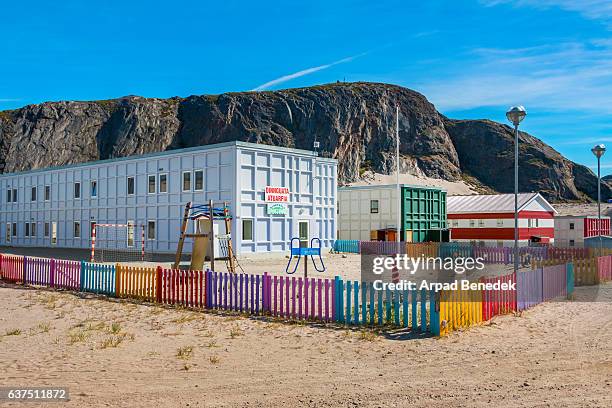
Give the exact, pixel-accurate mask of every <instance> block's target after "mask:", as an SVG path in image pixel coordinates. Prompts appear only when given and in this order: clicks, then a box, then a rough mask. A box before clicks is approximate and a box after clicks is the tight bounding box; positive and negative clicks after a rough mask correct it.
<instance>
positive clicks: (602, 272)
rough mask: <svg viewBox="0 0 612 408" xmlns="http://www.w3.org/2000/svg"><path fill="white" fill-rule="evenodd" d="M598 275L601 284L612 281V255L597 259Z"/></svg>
mask: <svg viewBox="0 0 612 408" xmlns="http://www.w3.org/2000/svg"><path fill="white" fill-rule="evenodd" d="M597 273H598V275H599V281H600V282H603V281H609V280H612V255H608V256H600V257H599V258H597Z"/></svg>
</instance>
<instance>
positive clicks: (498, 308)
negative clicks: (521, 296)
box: [480, 273, 516, 320]
mask: <svg viewBox="0 0 612 408" xmlns="http://www.w3.org/2000/svg"><path fill="white" fill-rule="evenodd" d="M480 281H481V282H483V283H491V284H498V285H502V284H505V285H506V286H507V288H505V289H504V288H501V287H500V288H499V289H490V290H483V291H482V319H483V320H489V319H491V318H492V317H493V316H496V315H500V314H505V313H510V312H513V311H516V290H514V289H512V288H511V287H510V285H511V284H512V283H514V282H516V276H515V275H514V273H511V274H508V275H504V276H496V277H493V278H481V279H480Z"/></svg>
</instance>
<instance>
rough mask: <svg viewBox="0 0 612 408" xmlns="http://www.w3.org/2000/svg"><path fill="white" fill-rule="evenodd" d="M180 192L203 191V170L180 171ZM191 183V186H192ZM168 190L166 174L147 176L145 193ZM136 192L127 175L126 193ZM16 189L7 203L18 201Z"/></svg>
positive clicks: (92, 190)
mask: <svg viewBox="0 0 612 408" xmlns="http://www.w3.org/2000/svg"><path fill="white" fill-rule="evenodd" d="M181 179H182V183H181V184H182V185H181V187H182V188H181V191H182V192H190V191H203V190H204V170H195V171H193V174H192V172H191V171H184V172H183V173H182V177H181ZM192 184H193V188H192ZM44 189H45V190H44V201H49V200H51V186H45V187H44ZM37 192H38V191H37V187H32V188H31V193H30V201H36V200H37V199H38V194H37ZM167 192H168V174H167V173H163V174H159V175H156V174H151V175H149V176H147V193H148V194H155V193H167ZM135 193H136V178H135V177H134V176H128V177H127V191H126V194H127V195H134V194H135ZM17 194H18V190H17V189H16V188H13V189H10V188H9V189H8V190H7V194H6V202H7V203H16V202H17V201H18V197H17ZM89 196H90V197H91V198H96V197H98V182H97V180H92V181H91V182H90V185H89ZM72 197H73V198H74V199H80V198H81V182H79V181H76V182H75V183H74V191H73V196H72Z"/></svg>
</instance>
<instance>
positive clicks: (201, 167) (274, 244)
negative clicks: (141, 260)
mask: <svg viewBox="0 0 612 408" xmlns="http://www.w3.org/2000/svg"><path fill="white" fill-rule="evenodd" d="M0 194H1V195H0V197H1V198H2V200H1V201H2V203H1V205H0V245H3V246H30V247H62V248H90V246H91V230H92V229H93V228H92V227H93V226H92V224H94V223H95V224H125V225H134V226H143V230H144V231H145V233H144V235H145V241H146V246H147V251H151V252H153V253H174V252H175V251H176V248H177V244H178V241H179V238H180V226H181V222H182V218H183V213H184V208H185V204H186V203H187V202H192V203H194V204H206V203H207V202H208V200H213V201H215V203H216V205H221V203H222V202H227V204H228V206H229V208H230V211H231V215H232V217H233V218H232V221H231V228H232V239H233V246H234V248H235V250H236V253H237V254H245V253H256V252H257V253H259V252H273V251H288V250H289V246H290V240H291V238H293V237H298V238H300V240H301V241H302V242H305V241H309V240H310V239H312V238H320V240H321V244H322V246H323V247H331V246H332V245H333V241H334V239H335V234H336V228H337V227H336V195H337V161H336V160H335V159H330V158H322V157H319V156H317V155H316V153H314V152H311V151H306V150H298V149H290V148H282V147H275V146H267V145H262V144H253V143H244V142H227V143H220V144H215V145H207V146H199V147H194V148H187V149H177V150H170V151H165V152H160V153H151V154H146V155H142V156H131V157H123V158H116V159H109V160H102V161H97V162H90V163H82V164H75V165H67V166H62V167H54V168H48V169H40V170H32V171H25V172H20V173H12V174H2V175H0ZM220 230H221V231H223V230H224V228H221V229H220ZM136 234H138V231H136ZM126 239H128V238H127V237H126ZM190 244H191V243H190V240H187V241H186V247H185V250H191V247H190Z"/></svg>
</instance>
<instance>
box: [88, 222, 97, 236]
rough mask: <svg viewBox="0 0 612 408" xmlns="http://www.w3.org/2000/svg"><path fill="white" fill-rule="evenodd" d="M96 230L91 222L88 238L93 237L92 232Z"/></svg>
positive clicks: (94, 223)
mask: <svg viewBox="0 0 612 408" xmlns="http://www.w3.org/2000/svg"><path fill="white" fill-rule="evenodd" d="M95 229H96V222H95V221H92V222H90V223H89V238H91V237H93V234H94V230H95Z"/></svg>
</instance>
